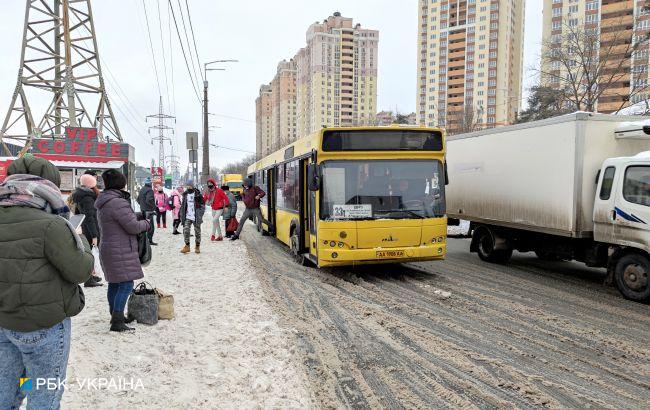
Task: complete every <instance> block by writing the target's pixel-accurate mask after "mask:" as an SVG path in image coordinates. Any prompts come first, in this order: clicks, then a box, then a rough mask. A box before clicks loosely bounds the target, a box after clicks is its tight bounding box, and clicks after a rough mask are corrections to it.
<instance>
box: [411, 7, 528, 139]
mask: <svg viewBox="0 0 650 410" xmlns="http://www.w3.org/2000/svg"><path fill="white" fill-rule="evenodd" d="M418 31H419V35H418V72H417V73H418V74H417V79H418V82H417V83H418V85H417V87H418V88H417V105H416V109H417V115H418V122H419V123H420V124H426V125H428V126H441V127H445V128H447V130H448V131H449V132H450V133H457V132H464V131H468V130H472V129H477V128H484V127H494V126H499V125H506V124H510V123H512V122H513V121H514V120H515V118H516V115H517V112H518V110H519V107H520V102H521V86H522V71H523V38H524V1H523V0H419V2H418Z"/></svg>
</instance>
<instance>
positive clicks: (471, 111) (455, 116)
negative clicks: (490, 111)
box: [447, 105, 483, 135]
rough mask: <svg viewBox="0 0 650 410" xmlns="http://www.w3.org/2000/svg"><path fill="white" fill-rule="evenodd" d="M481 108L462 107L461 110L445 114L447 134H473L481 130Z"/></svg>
mask: <svg viewBox="0 0 650 410" xmlns="http://www.w3.org/2000/svg"><path fill="white" fill-rule="evenodd" d="M482 111H483V109H482V108H476V107H474V106H472V105H464V106H463V108H462V109H460V110H455V111H449V113H447V132H448V133H449V134H450V135H454V134H463V133H466V132H474V131H478V130H480V129H482V128H483V126H482V125H481V123H480V122H479V118H481V113H482Z"/></svg>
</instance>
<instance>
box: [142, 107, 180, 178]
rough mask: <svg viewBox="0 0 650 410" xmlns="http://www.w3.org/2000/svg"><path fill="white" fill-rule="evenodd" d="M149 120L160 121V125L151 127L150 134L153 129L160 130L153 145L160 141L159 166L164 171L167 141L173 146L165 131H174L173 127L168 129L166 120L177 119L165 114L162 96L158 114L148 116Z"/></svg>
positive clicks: (154, 138)
mask: <svg viewBox="0 0 650 410" xmlns="http://www.w3.org/2000/svg"><path fill="white" fill-rule="evenodd" d="M149 118H155V119H158V125H155V126H153V127H149V132H151V130H152V129H154V130H158V136H157V137H153V138H151V140H152V143H153V141H158V166H159V167H161V168H162V169H163V170H164V169H165V141H169V144H170V145H171V143H172V139H171V138H169V137H165V130H172V131H173V130H174V128H172V127H168V126H167V125H165V120H170V119H174V120H175V119H176V117H174V116H171V115H167V114H165V113H164V112H163V102H162V96H161V97H160V104H159V105H158V114H155V115H147V120H148V119H149Z"/></svg>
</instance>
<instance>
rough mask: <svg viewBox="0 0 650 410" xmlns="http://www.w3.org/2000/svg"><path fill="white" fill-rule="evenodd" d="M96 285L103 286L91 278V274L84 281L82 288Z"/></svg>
mask: <svg viewBox="0 0 650 410" xmlns="http://www.w3.org/2000/svg"><path fill="white" fill-rule="evenodd" d="M97 286H104V284H103V283H99V282H96V281H95V280H93V277H92V276H91V277H90V278H88V280H87V281H85V282H84V288H94V287H97Z"/></svg>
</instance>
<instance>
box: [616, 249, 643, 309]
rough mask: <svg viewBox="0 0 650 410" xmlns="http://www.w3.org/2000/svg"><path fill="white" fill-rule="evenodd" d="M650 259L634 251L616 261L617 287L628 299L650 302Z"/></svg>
mask: <svg viewBox="0 0 650 410" xmlns="http://www.w3.org/2000/svg"><path fill="white" fill-rule="evenodd" d="M648 276H650V261H649V260H648V258H646V257H645V256H643V255H640V254H636V253H632V254H629V255H625V256H623V257H621V258H620V259H619V260H618V262H617V263H616V268H615V271H614V280H615V281H616V287H617V288H618V290H619V291H620V292H621V293H622V294H623V296H625V297H626V298H627V299H630V300H634V301H636V302H650V282H649V280H648V279H649V278H648Z"/></svg>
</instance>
